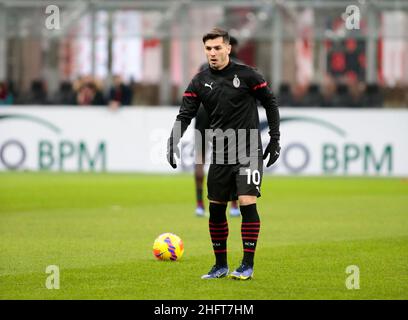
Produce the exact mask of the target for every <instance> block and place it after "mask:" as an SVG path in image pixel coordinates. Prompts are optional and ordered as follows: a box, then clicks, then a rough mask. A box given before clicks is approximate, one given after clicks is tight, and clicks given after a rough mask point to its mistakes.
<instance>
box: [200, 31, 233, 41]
mask: <svg viewBox="0 0 408 320" xmlns="http://www.w3.org/2000/svg"><path fill="white" fill-rule="evenodd" d="M219 37H222V40H223V42H224V43H226V44H229V43H230V36H229V34H228V32H227V31H225V30H224V29H221V28H213V29H212V30H211V31H210V32H208V33H206V34H205V35H204V36H203V43H205V42H206V41H207V40H213V39H216V38H219Z"/></svg>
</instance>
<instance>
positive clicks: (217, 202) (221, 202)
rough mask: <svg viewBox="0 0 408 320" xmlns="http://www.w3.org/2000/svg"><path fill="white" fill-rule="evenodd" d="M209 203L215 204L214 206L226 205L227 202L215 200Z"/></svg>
mask: <svg viewBox="0 0 408 320" xmlns="http://www.w3.org/2000/svg"><path fill="white" fill-rule="evenodd" d="M210 203H215V204H227V202H223V201H215V200H210Z"/></svg>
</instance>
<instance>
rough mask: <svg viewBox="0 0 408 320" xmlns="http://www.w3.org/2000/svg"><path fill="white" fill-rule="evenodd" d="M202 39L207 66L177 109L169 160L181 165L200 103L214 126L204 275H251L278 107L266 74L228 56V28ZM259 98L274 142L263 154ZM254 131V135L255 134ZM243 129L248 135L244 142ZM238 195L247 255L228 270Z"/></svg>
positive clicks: (275, 150) (274, 151)
mask: <svg viewBox="0 0 408 320" xmlns="http://www.w3.org/2000/svg"><path fill="white" fill-rule="evenodd" d="M202 40H203V43H204V50H205V54H206V56H207V60H208V63H209V68H208V69H206V70H204V71H202V72H200V73H198V74H197V75H195V77H194V78H193V79H192V80H191V82H190V84H189V85H188V87H187V89H186V91H185V92H184V95H183V100H182V104H181V107H180V111H179V114H178V115H177V117H176V121H175V123H174V125H173V129H172V132H171V135H170V138H169V139H168V141H167V160H168V162H169V163H170V165H171V166H172V167H173V168H176V167H177V164H176V161H175V160H176V159H175V155H177V156H179V155H180V152H179V149H178V146H177V145H178V143H179V141H180V139H181V137H182V135H183V133H184V132H185V131H186V129H187V127H188V125H189V124H190V122H191V120H192V119H193V118H194V117H195V116H196V114H197V111H198V108H199V106H200V103H202V104H203V106H204V108H205V110H206V111H207V114H208V116H209V119H210V128H211V129H212V130H213V131H212V132H213V154H212V163H211V165H210V168H209V171H208V179H207V190H208V199H209V201H210V205H209V211H210V217H209V231H210V236H211V241H212V245H213V251H214V254H215V265H214V266H213V267H212V268H211V270H210V271H209V272H208V273H207V274H205V275H203V276H202V278H203V279H214V278H222V277H225V276H227V275H228V276H229V277H230V278H233V279H241V280H247V279H251V278H252V276H253V272H254V255H255V249H256V245H257V240H258V234H259V230H260V219H259V215H258V211H257V207H256V202H257V197H260V195H261V194H260V188H261V182H262V181H261V180H262V173H263V160H262V159H266V158H267V157H269V160H268V162H267V164H266V166H267V167H269V166H270V165H272V164H273V163H274V162H275V161H276V160H277V159H278V157H279V154H280V143H279V139H280V131H279V124H280V117H279V109H278V106H277V103H276V99H275V97H274V95H273V94H272V92H271V91H270V90H269V88H268V85H267V83H266V81H265V80H264V78H263V77H262V76H261V75H260V74H259V73H258V72H257V71H256V70H254V69H253V68H251V67H249V66H246V65H243V64H237V63H235V62H233V61H231V60H230V58H229V53H230V51H231V46H230V44H229V35H228V32H226V31H225V30H222V29H219V28H214V29H213V30H212V31H211V32H209V33H207V34H205V35H204V36H203V39H202ZM257 100H259V101H260V102H261V104H262V106H263V107H264V108H265V110H266V116H267V120H268V125H269V135H270V141H269V144H268V146H267V147H266V149H265V152H264V153H263V154H262V143H261V136H260V133H259V130H258V129H259V117H258V109H257V103H256V101H257ZM254 131H255V133H256V135H255V139H253V138H252V137H253V133H254ZM242 132H244V134H245V140H244V142H242ZM226 133H227V134H226ZM231 133H233V134H235V135H238V139H234V137H233V136H232V135H231ZM240 137H241V139H240ZM235 138H236V136H235ZM226 140H227V141H228V143H227V144H226V145H225V142H226ZM254 141H255V147H256V148H255V149H254ZM234 147H235V150H234ZM242 149H244V151H245V155H248V151H249V158H248V157H245V156H243V155H242V152H241V151H242ZM231 150H233V152H231ZM254 150H255V152H254ZM237 154H238V157H237V158H235V161H234V159H231V155H237ZM248 159H249V160H248ZM225 160H227V163H225ZM237 198H238V200H239V205H240V210H241V215H242V223H241V237H242V245H243V259H242V262H241V265H240V266H239V267H238V268H237V269H235V270H234V271H233V272H231V273H230V274H229V268H228V263H227V238H228V221H227V218H226V208H227V202H228V201H230V200H233V199H237Z"/></svg>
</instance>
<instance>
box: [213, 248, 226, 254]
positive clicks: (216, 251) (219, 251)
mask: <svg viewBox="0 0 408 320" xmlns="http://www.w3.org/2000/svg"><path fill="white" fill-rule="evenodd" d="M223 252H227V249H224V250H214V253H223Z"/></svg>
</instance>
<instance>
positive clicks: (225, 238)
mask: <svg viewBox="0 0 408 320" xmlns="http://www.w3.org/2000/svg"><path fill="white" fill-rule="evenodd" d="M227 239H228V237H224V238H213V237H211V240H227Z"/></svg>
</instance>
